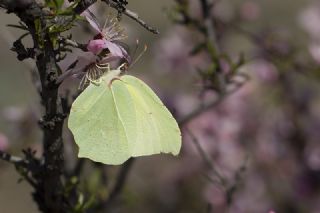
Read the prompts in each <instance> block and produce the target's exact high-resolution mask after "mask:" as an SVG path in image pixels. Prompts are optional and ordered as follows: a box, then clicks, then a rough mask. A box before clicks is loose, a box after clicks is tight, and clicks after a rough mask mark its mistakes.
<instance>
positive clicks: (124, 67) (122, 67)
mask: <svg viewBox="0 0 320 213" xmlns="http://www.w3.org/2000/svg"><path fill="white" fill-rule="evenodd" d="M128 68H129V64H128V63H126V62H125V63H123V64H122V65H121V66H120V67H119V69H120V71H121V74H124V73H125V72H126V71H127V70H128Z"/></svg>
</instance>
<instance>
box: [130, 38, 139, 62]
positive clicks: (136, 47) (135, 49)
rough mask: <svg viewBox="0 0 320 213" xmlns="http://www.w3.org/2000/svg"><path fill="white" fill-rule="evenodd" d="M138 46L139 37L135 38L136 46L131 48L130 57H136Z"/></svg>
mask: <svg viewBox="0 0 320 213" xmlns="http://www.w3.org/2000/svg"><path fill="white" fill-rule="evenodd" d="M138 47H139V39H137V40H136V46H135V48H134V50H133V53H132V58H135V57H136V54H137V50H138Z"/></svg>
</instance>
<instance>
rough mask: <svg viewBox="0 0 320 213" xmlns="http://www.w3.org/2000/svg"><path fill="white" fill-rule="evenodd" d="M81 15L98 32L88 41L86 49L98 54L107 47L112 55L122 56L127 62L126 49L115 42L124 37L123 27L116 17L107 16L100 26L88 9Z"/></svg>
mask: <svg viewBox="0 0 320 213" xmlns="http://www.w3.org/2000/svg"><path fill="white" fill-rule="evenodd" d="M83 15H84V16H85V17H86V19H87V21H88V22H89V23H90V25H91V27H92V28H93V29H94V30H95V31H96V32H97V33H98V34H97V35H96V36H95V37H94V39H93V40H91V41H90V42H89V44H88V46H87V49H88V50H89V51H90V52H92V53H94V54H99V53H100V52H101V51H102V50H104V49H108V50H109V51H110V54H111V55H112V56H113V57H117V58H124V59H126V60H127V61H128V62H129V61H130V57H129V55H128V53H127V51H126V50H125V49H124V48H123V47H122V46H120V45H119V44H117V43H116V42H117V41H120V40H122V39H124V38H125V37H126V36H125V35H124V32H123V31H124V30H123V28H121V27H120V25H119V22H118V21H117V20H116V18H109V17H108V18H107V20H106V22H105V24H104V26H103V27H100V26H99V24H98V22H97V21H96V18H95V17H94V15H93V14H92V13H91V12H90V11H85V12H84V13H83Z"/></svg>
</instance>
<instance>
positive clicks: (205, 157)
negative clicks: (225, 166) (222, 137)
mask: <svg viewBox="0 0 320 213" xmlns="http://www.w3.org/2000/svg"><path fill="white" fill-rule="evenodd" d="M186 130H187V132H188V134H189V136H190V137H191V141H192V142H193V144H194V145H195V147H196V149H197V150H198V152H199V154H200V156H201V157H202V158H203V161H204V162H205V164H206V165H207V167H208V168H209V169H210V170H211V171H212V172H213V173H214V175H215V176H216V177H217V179H218V183H219V184H221V185H222V186H225V185H226V180H225V178H223V177H222V175H221V174H220V173H219V172H218V171H217V169H216V168H215V166H214V165H213V161H212V159H211V158H210V156H209V155H208V154H207V153H206V152H205V151H204V150H203V148H202V147H201V145H200V143H199V141H198V139H197V138H196V137H195V135H194V134H193V133H192V132H191V131H190V130H189V129H188V128H187V129H186Z"/></svg>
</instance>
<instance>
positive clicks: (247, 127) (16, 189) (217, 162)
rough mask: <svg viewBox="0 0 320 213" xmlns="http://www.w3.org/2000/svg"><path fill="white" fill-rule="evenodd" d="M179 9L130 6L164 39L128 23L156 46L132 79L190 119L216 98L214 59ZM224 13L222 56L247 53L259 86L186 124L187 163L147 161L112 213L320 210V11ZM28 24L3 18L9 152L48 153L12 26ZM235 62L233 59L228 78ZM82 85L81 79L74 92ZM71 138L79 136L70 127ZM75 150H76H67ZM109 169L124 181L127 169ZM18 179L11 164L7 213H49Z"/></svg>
mask: <svg viewBox="0 0 320 213" xmlns="http://www.w3.org/2000/svg"><path fill="white" fill-rule="evenodd" d="M189 2H190V4H191V7H190V9H189V10H190V11H189V12H190V14H192V16H193V17H195V18H196V19H197V18H199V20H200V21H201V17H200V16H201V15H200V14H201V10H200V6H199V4H198V1H196V0H190V1H189ZM175 7H176V3H175V1H170V0H163V1H147V0H136V1H130V2H129V4H128V8H129V9H130V10H133V11H135V12H137V13H138V14H139V15H140V17H141V18H142V19H144V20H145V21H146V22H147V23H149V24H150V25H152V26H155V27H156V28H158V29H159V31H160V34H159V35H154V34H152V33H150V32H148V31H146V30H145V29H144V28H142V27H141V26H140V25H138V24H137V23H136V22H134V21H132V20H130V19H128V18H127V17H124V18H123V20H122V23H123V25H124V27H125V28H126V32H127V34H128V39H127V40H125V41H124V42H125V43H126V44H127V45H128V46H129V49H130V51H131V52H134V49H135V46H136V45H135V43H136V40H137V39H139V41H140V46H139V48H138V50H137V53H140V52H141V51H142V49H143V45H144V44H146V45H147V46H148V50H147V52H146V53H144V55H143V56H142V58H141V59H140V60H139V61H138V62H137V63H136V65H134V66H133V67H132V68H131V69H130V71H129V72H130V74H131V75H135V76H138V77H139V78H141V79H143V80H144V81H145V82H146V83H147V84H148V85H150V86H151V87H152V88H153V89H154V90H155V91H156V92H157V94H158V95H159V96H160V97H161V99H162V100H163V101H164V102H165V104H166V105H167V106H168V108H169V109H170V110H171V111H172V112H173V114H174V115H175V116H176V118H177V119H182V118H184V116H186V115H188V114H189V113H190V112H192V111H193V110H194V109H195V108H197V107H198V106H199V105H201V104H202V103H206V102H208V101H210V100H211V99H214V98H215V97H216V94H215V93H214V92H212V91H210V90H209V91H207V90H205V91H204V90H203V82H202V79H201V77H200V76H199V72H198V71H199V69H200V68H203V67H206V66H208V65H209V63H208V57H207V56H206V55H205V54H201V53H200V54H194V55H191V54H190V52H191V51H192V50H193V49H194V46H195V45H196V44H197V43H198V42H199V41H201V39H202V36H201V35H200V34H199V33H197V32H196V30H195V29H193V28H190V27H188V26H186V25H178V24H176V23H174V22H173V20H172V10H173V8H175ZM92 9H93V10H95V11H97V13H98V14H100V16H99V19H100V20H101V22H103V20H104V18H105V17H106V14H108V13H109V12H110V11H111V12H112V10H111V9H107V8H106V7H105V6H99V5H98V6H96V7H94V8H92ZM212 14H214V17H215V19H216V20H218V21H217V23H216V24H217V26H218V27H217V29H216V34H217V40H218V44H219V47H220V49H221V52H223V53H224V54H225V55H228V58H229V59H230V60H231V61H236V60H238V59H239V57H240V55H244V58H245V63H244V65H243V66H241V68H240V71H239V72H241V73H243V74H244V75H245V76H248V77H249V80H247V81H246V82H245V83H244V85H243V86H242V87H241V88H239V89H237V91H236V92H234V93H233V94H231V95H230V96H228V97H226V98H225V99H224V100H223V101H222V102H221V103H220V104H219V105H216V106H214V107H212V108H211V109H210V110H208V111H206V112H204V113H203V114H201V115H199V116H198V117H196V118H195V119H193V120H192V121H190V122H189V123H188V124H186V125H185V126H184V128H183V129H182V132H183V145H182V151H181V154H180V155H179V156H178V157H172V156H167V155H158V156H151V157H141V158H138V159H137V160H136V161H135V164H134V165H133V168H132V170H131V171H130V175H129V177H128V181H127V183H126V186H125V188H124V191H123V193H122V194H121V199H119V203H118V205H117V204H116V205H115V207H114V209H113V211H112V212H184V213H186V212H218V213H219V212H235V213H238V212H239V213H242V212H243V213H251V212H252V213H257V212H268V213H269V212H270V213H271V212H279V213H282V212H288V213H289V212H290V213H294V212H312V213H318V212H320V143H319V142H320V141H319V136H320V131H319V130H320V97H319V94H320V93H319V82H320V73H319V71H320V66H319V65H320V3H319V2H318V1H316V0H315V1H311V0H309V1H308V0H282V1H278V0H220V1H217V3H216V5H215V7H214V9H213V11H212ZM17 22H18V20H17V19H16V18H15V17H14V16H12V15H8V14H5V12H4V11H1V13H0V27H1V35H0V47H1V51H0V56H1V57H0V64H1V70H0V97H1V98H0V149H1V150H6V151H8V152H10V153H14V154H16V155H19V154H20V153H21V149H25V148H27V147H31V148H32V149H34V150H37V154H38V155H39V156H40V155H41V143H40V141H41V133H40V131H39V130H38V129H37V121H38V119H39V118H40V116H41V107H40V104H39V98H38V94H37V92H36V87H35V85H34V84H33V82H35V75H34V73H35V67H34V64H33V63H32V62H31V61H24V62H18V61H17V59H16V56H15V53H14V52H12V51H10V48H11V46H12V42H13V41H15V39H16V38H18V37H19V36H20V35H21V32H19V30H16V29H12V28H8V27H7V26H6V25H7V24H16V23H17ZM72 33H73V35H74V36H73V38H74V39H75V40H78V41H80V42H83V43H85V42H87V41H88V39H90V36H92V31H91V32H90V29H89V28H88V27H86V26H85V24H79V26H77V27H75V29H74V30H73V31H72ZM29 45H31V44H30V41H29ZM221 58H222V57H221ZM229 59H228V60H229ZM228 60H227V59H225V60H222V61H221V63H222V64H225V67H226V68H225V69H226V70H228V68H230V63H227V62H226V61H228ZM77 84H78V82H73V81H72V82H71V80H70V82H69V81H68V83H67V84H65V85H63V88H65V87H68V86H70V85H71V86H76V85H77ZM61 93H63V89H62V91H61ZM65 137H66V139H68V138H70V134H69V133H68V132H67V131H66V133H65ZM199 146H200V147H202V149H199ZM73 148H74V146H73V144H69V145H68V144H66V154H68V153H73V152H72V151H70V149H73ZM202 150H203V151H204V152H205V153H206V154H205V155H204V154H203V153H202ZM73 154H74V153H73ZM204 156H205V157H207V158H205V160H204ZM67 160H68V157H67ZM67 164H68V162H67ZM107 169H108V174H110V182H111V183H112V181H113V179H112V177H113V176H112V175H113V173H114V171H115V170H117V167H112V168H111V167H110V168H107ZM220 176H221V177H220ZM86 177H87V178H88V180H89V179H90V178H91V179H94V178H95V174H94V173H92V174H87V175H86ZM217 180H223V181H222V182H223V183H221V182H220V183H219V181H217ZM18 182H19V176H18V175H17V173H16V172H15V169H14V168H13V166H12V165H9V164H7V163H5V162H0V212H3V213H15V212H38V211H37V206H36V205H35V203H33V201H32V197H31V196H30V195H31V188H30V187H29V186H28V184H27V183H25V182H23V181H22V182H20V183H18ZM217 182H218V183H217ZM92 185H93V186H92V187H93V188H94V181H93V183H92Z"/></svg>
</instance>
